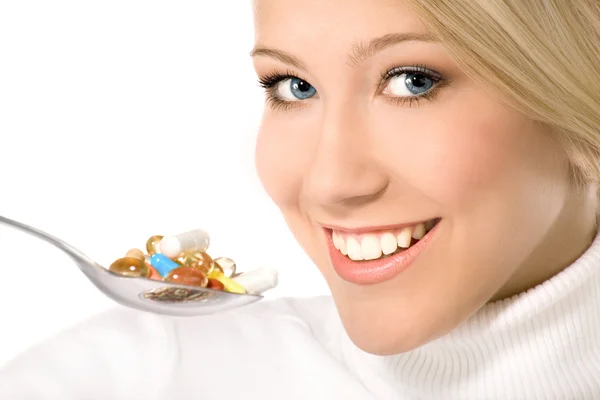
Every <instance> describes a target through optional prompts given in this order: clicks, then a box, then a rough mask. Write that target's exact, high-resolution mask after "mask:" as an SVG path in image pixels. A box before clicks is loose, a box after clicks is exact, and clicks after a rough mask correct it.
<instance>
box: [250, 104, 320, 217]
mask: <svg viewBox="0 0 600 400" xmlns="http://www.w3.org/2000/svg"><path fill="white" fill-rule="evenodd" d="M272 114H275V115H272ZM288 114H293V113H288ZM301 118H302V117H298V116H293V115H292V116H291V117H289V118H286V117H282V116H279V115H276V112H274V111H271V110H266V111H265V114H264V116H263V120H262V122H261V125H260V129H259V133H258V138H257V142H256V150H255V165H256V170H257V173H258V176H259V178H260V181H261V183H262V185H263V187H264V188H265V191H266V192H267V194H268V195H269V197H270V198H271V199H272V200H273V201H274V202H275V204H276V205H277V206H278V207H279V208H280V209H282V211H285V210H286V209H288V208H290V207H295V206H296V205H297V203H298V198H299V193H300V190H301V187H302V172H303V171H304V169H305V168H306V165H307V163H308V161H307V159H306V155H307V154H310V151H309V150H310V143H309V142H308V141H307V140H303V139H304V138H306V129H305V128H302V126H303V125H302V124H301V121H300V120H301ZM295 120H298V121H295Z"/></svg>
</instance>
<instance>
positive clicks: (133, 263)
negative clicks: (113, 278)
mask: <svg viewBox="0 0 600 400" xmlns="http://www.w3.org/2000/svg"><path fill="white" fill-rule="evenodd" d="M108 269H109V270H111V271H112V272H114V273H116V274H119V275H124V276H131V277H134V278H147V277H148V275H149V273H150V270H149V269H148V266H147V265H146V262H145V261H144V260H139V259H137V258H133V257H123V258H119V259H118V260H117V261H115V262H114V263H112V264H111V266H110V267H109V268H108Z"/></svg>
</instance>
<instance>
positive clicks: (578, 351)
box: [342, 232, 600, 399]
mask: <svg viewBox="0 0 600 400" xmlns="http://www.w3.org/2000/svg"><path fill="white" fill-rule="evenodd" d="M599 270H600V232H599V233H597V234H596V237H595V239H594V240H593V242H592V244H591V245H590V247H589V248H588V249H587V250H586V251H585V252H584V253H583V254H582V255H581V256H580V257H579V258H578V259H577V260H576V261H575V262H574V263H572V264H571V265H570V266H568V267H567V268H565V269H564V270H562V271H561V272H559V273H558V274H556V275H554V276H553V277H552V278H550V279H548V280H546V281H545V282H543V283H541V284H539V285H538V286H536V287H534V288H532V289H529V290H527V291H525V292H522V293H520V294H517V295H515V296H512V297H511V298H508V299H504V300H499V301H496V302H491V303H488V304H486V305H485V306H483V307H482V308H481V309H480V310H479V311H478V312H476V313H475V314H474V315H473V316H471V318H469V319H468V320H467V321H465V322H464V323H463V324H461V325H460V326H458V327H457V328H455V329H454V330H453V331H452V332H450V333H448V334H447V335H444V336H442V337H440V338H438V339H436V340H434V341H432V342H430V343H428V344H426V345H424V346H422V347H420V348H418V349H416V350H413V351H411V352H408V353H405V354H399V355H394V356H374V355H371V354H368V353H365V352H363V351H361V350H360V349H358V348H357V347H356V346H355V345H354V344H353V343H352V342H351V340H350V339H349V338H348V336H347V335H346V334H345V332H343V333H342V336H343V340H342V342H343V343H342V348H343V352H344V353H345V360H344V362H345V363H346V365H347V366H348V368H349V369H350V370H351V371H353V373H354V374H355V375H356V376H357V378H358V379H360V380H361V381H362V382H363V383H364V384H365V386H367V388H369V389H370V390H371V391H372V392H373V394H374V395H376V396H377V397H378V398H382V399H388V398H398V395H399V393H402V394H404V395H408V396H419V395H422V394H423V393H427V395H430V396H434V395H435V394H436V393H438V392H436V391H435V390H436V389H435V387H436V384H435V382H436V381H439V382H443V381H444V382H445V381H446V380H448V382H455V383H454V386H455V387H461V385H463V386H462V387H463V390H467V389H464V388H465V387H469V388H471V387H472V386H473V385H474V383H473V382H476V381H477V380H479V381H480V382H484V381H485V382H486V384H488V385H489V384H490V382H492V386H494V385H498V386H494V388H493V390H495V392H492V391H490V392H489V393H496V394H498V393H501V391H502V390H503V388H506V387H507V385H508V386H511V385H512V386H513V387H518V388H521V390H529V393H537V392H536V390H539V391H540V392H539V393H546V392H545V391H544V390H551V389H552V390H557V389H556V388H554V387H552V388H551V389H549V388H550V386H551V384H552V382H551V381H552V379H553V378H551V377H550V375H547V376H548V377H547V378H544V374H545V372H544V371H555V373H556V374H557V377H556V378H555V379H562V378H559V372H556V371H560V373H561V374H568V373H569V371H575V369H573V368H572V367H570V368H571V369H569V368H568V367H565V366H564V357H565V355H569V357H570V358H572V359H579V360H584V361H582V362H585V360H586V359H587V360H588V362H589V365H590V366H592V367H590V366H588V367H586V368H588V369H589V368H594V371H595V372H587V373H588V374H600V364H599V363H598V361H596V360H595V359H593V358H590V356H589V355H587V353H586V349H585V347H586V346H587V347H588V349H587V350H589V346H588V345H586V343H589V341H590V340H591V341H593V340H595V339H594V338H599V337H600V317H599V314H598V304H599V303H600V271H599ZM575 338H579V339H580V338H583V340H584V341H583V342H581V341H578V340H575ZM590 338H591V339H590ZM582 343H583V344H582ZM544 349H546V354H545V353H544ZM553 353H555V354H553ZM561 357H562V359H561ZM591 357H595V356H594V355H592V356H591ZM465 363H466V364H468V365H467V366H464V369H468V370H471V373H472V374H475V373H477V377H473V376H469V372H465V371H460V372H457V371H456V369H457V368H458V367H460V368H463V366H462V364H465ZM523 363H525V364H527V365H528V368H529V369H530V370H532V371H533V370H535V369H538V370H537V372H535V374H534V372H531V374H534V375H531V376H529V375H528V374H520V375H518V376H516V375H515V372H511V370H518V368H516V367H515V366H516V365H517V364H520V365H523ZM552 363H554V364H556V365H549V364H552ZM513 364H514V365H513ZM542 364H543V365H542ZM561 364H563V365H561ZM427 365H429V367H426V366H427ZM432 366H433V367H432ZM453 368H454V369H453ZM515 368H516V369H515ZM564 368H567V369H566V370H563V369H564ZM424 369H428V372H427V373H423V374H422V375H419V372H415V371H420V370H424ZM584 371H586V370H585V369H584ZM571 373H575V374H576V373H577V372H571ZM583 375H586V373H585V372H584V373H583ZM450 376H452V378H449V377H450ZM532 376H533V377H538V376H541V377H542V378H540V379H542V380H543V379H548V382H547V385H548V387H546V388H544V387H541V386H540V384H542V385H543V383H540V381H538V382H537V383H533V382H534V381H535V379H532ZM599 376H600V375H599ZM536 379H537V378H536ZM573 379H576V380H582V379H591V380H592V381H591V382H596V381H595V380H594V379H595V378H594V377H593V376H590V377H589V378H585V377H584V378H581V374H579V375H576V376H575V377H574V378H573ZM419 382H421V384H422V385H424V386H428V389H425V388H424V387H419ZM493 382H496V383H493ZM498 382H499V383H498ZM486 384H484V383H481V386H482V387H484V386H485V385H486ZM592 384H593V383H592ZM528 385H537V388H536V387H534V386H532V387H529V386H528ZM523 388H525V389H523ZM582 388H583V386H582ZM438 390H440V392H439V394H440V395H442V397H444V393H446V394H447V395H446V397H444V398H451V397H450V396H449V395H450V392H449V391H447V392H444V390H446V389H444V385H443V384H442V383H439V387H438ZM457 390H458V389H457ZM490 390H492V389H490ZM506 390H508V389H506ZM582 390H583V389H582ZM457 393H458V392H457ZM461 393H470V392H469V391H468V390H467V391H466V392H461ZM485 393H488V392H485ZM508 393H509V392H507V395H508V396H510V394H508ZM549 393H550V392H549ZM551 393H555V392H551ZM565 393H567V395H569V394H571V392H565ZM573 393H574V392H573ZM577 393H583V392H579V391H578V392H577ZM515 394H516V393H515ZM457 396H459V395H457Z"/></svg>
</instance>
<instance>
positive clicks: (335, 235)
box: [331, 231, 343, 250]
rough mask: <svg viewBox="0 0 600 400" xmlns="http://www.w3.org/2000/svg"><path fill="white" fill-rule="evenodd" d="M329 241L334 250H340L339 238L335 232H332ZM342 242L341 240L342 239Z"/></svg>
mask: <svg viewBox="0 0 600 400" xmlns="http://www.w3.org/2000/svg"><path fill="white" fill-rule="evenodd" d="M331 239H333V245H334V246H335V248H336V249H338V250H339V249H340V239H341V238H340V236H339V235H338V234H337V232H335V231H333V233H332V235H331ZM342 240H343V239H342Z"/></svg>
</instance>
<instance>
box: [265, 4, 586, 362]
mask: <svg viewBox="0 0 600 400" xmlns="http://www.w3.org/2000/svg"><path fill="white" fill-rule="evenodd" d="M255 22H256V24H255V26H256V47H255V50H254V52H253V59H254V63H255V68H256V71H257V74H258V75H259V77H260V79H261V80H262V82H263V84H264V85H265V86H267V87H269V88H268V96H269V101H268V102H267V105H266V106H265V111H264V116H263V120H262V124H261V128H260V133H259V138H258V143H257V148H256V164H257V168H258V173H259V176H260V178H261V180H262V182H263V185H264V187H265V189H266V191H267V192H268V194H269V195H270V197H271V198H272V199H273V200H274V202H275V203H276V204H277V205H278V207H279V208H280V209H281V211H282V213H283V216H284V217H285V219H286V221H287V223H288V225H289V227H290V229H291V230H292V232H293V233H294V235H295V237H296V238H297V240H298V242H299V243H300V244H301V246H302V247H303V248H304V249H305V251H306V252H307V253H308V254H309V255H310V257H311V258H312V260H314V262H315V264H316V265H317V266H318V267H319V269H320V270H321V272H322V274H323V276H324V277H325V279H326V280H327V283H328V285H329V287H330V289H331V292H332V294H333V297H334V299H335V302H336V305H337V307H338V310H339V312H340V315H341V318H342V321H343V323H344V326H345V328H346V330H347V332H348V333H349V335H350V337H351V338H352V340H353V341H354V342H355V343H356V344H357V345H358V346H359V347H361V348H362V349H364V350H365V351H368V352H371V353H376V354H389V353H396V352H402V351H407V350H410V349H412V348H415V347H417V346H419V345H421V344H424V343H426V342H427V341H430V340H432V339H434V338H436V337H438V336H440V335H442V334H444V333H446V332H448V331H449V330H451V329H452V328H454V327H455V326H456V325H457V324H459V323H460V322H462V321H464V320H465V319H467V318H468V317H469V316H471V315H472V314H473V313H474V312H476V311H477V309H479V308H480V307H481V306H482V305H484V304H485V303H486V302H487V301H489V300H490V299H496V298H501V297H505V296H508V295H512V294H514V293H518V292H519V291H521V290H524V289H526V288H527V287H530V286H532V285H535V284H536V283H538V282H540V281H542V280H543V279H546V278H548V276H545V275H544V274H546V275H548V274H549V273H550V272H551V271H552V268H555V267H554V266H549V265H547V264H546V260H547V259H555V260H556V261H555V262H557V263H563V264H564V265H562V266H556V268H559V267H560V268H563V267H564V266H565V265H567V264H568V262H569V261H572V258H573V257H575V256H576V255H577V254H574V253H573V252H576V251H580V250H581V249H575V247H576V245H575V244H573V246H572V247H573V251H571V250H570V249H566V248H565V246H567V247H568V246H570V244H569V243H570V242H569V241H570V240H571V239H569V235H571V234H572V233H573V232H576V230H575V228H572V227H571V226H570V225H569V224H566V223H565V222H564V221H563V220H566V217H564V215H565V213H572V212H571V211H570V210H571V208H573V209H575V208H576V207H574V206H573V207H571V206H570V205H569V204H570V203H569V201H570V200H569V196H568V195H569V193H570V192H571V190H570V186H569V175H568V171H569V167H568V165H569V163H568V159H567V157H566V155H565V153H564V152H563V151H562V149H561V147H560V146H559V145H558V144H557V143H555V142H554V141H553V139H552V138H551V135H549V134H548V133H547V132H544V131H543V130H542V128H540V127H539V126H537V125H536V124H534V123H532V122H530V121H529V120H527V119H525V118H523V117H522V116H520V115H519V114H517V113H515V112H514V111H512V110H511V109H509V108H507V107H505V106H504V105H503V104H502V103H501V101H500V99H498V98H496V97H494V96H493V95H491V94H490V93H488V92H486V91H484V90H483V89H482V88H481V87H480V86H478V85H477V84H476V83H475V82H474V81H472V80H471V79H470V78H468V77H467V76H466V75H465V74H463V73H462V72H461V70H460V69H459V67H458V66H457V64H455V62H453V60H452V59H451V58H450V57H449V56H448V54H447V53H446V52H445V51H444V49H443V48H442V46H441V45H440V44H439V43H435V42H432V41H431V40H430V39H429V38H428V37H427V31H426V29H425V28H424V25H423V24H422V23H421V22H420V21H419V19H418V18H417V17H416V15H415V14H414V13H413V12H412V11H411V10H410V9H409V8H408V7H407V6H406V5H404V4H403V2H402V1H400V0H395V1H389V0H372V1H363V0H343V1H342V0H303V1H294V0H287V1H270V0H258V1H256V2H255ZM573 212H575V211H573ZM571 220H572V218H571ZM438 221H439V222H438ZM436 222H437V224H436ZM434 224H435V226H434V227H433V228H432V225H434ZM565 224H566V225H565ZM567 225H569V226H567ZM424 230H425V231H426V232H424ZM576 236H577V235H576ZM549 244H553V247H558V248H560V253H558V254H557V253H556V251H555V252H554V253H552V257H550V256H549V255H548V254H550V253H548V251H550V250H547V247H548V246H549ZM561 246H562V247H561ZM545 248H546V250H544V251H542V250H541V249H545ZM569 257H570V258H569ZM563 261H564V262H563ZM550 267H552V268H550ZM553 271H554V272H553V273H555V272H556V271H557V270H556V269H555V270H553Z"/></svg>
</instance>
